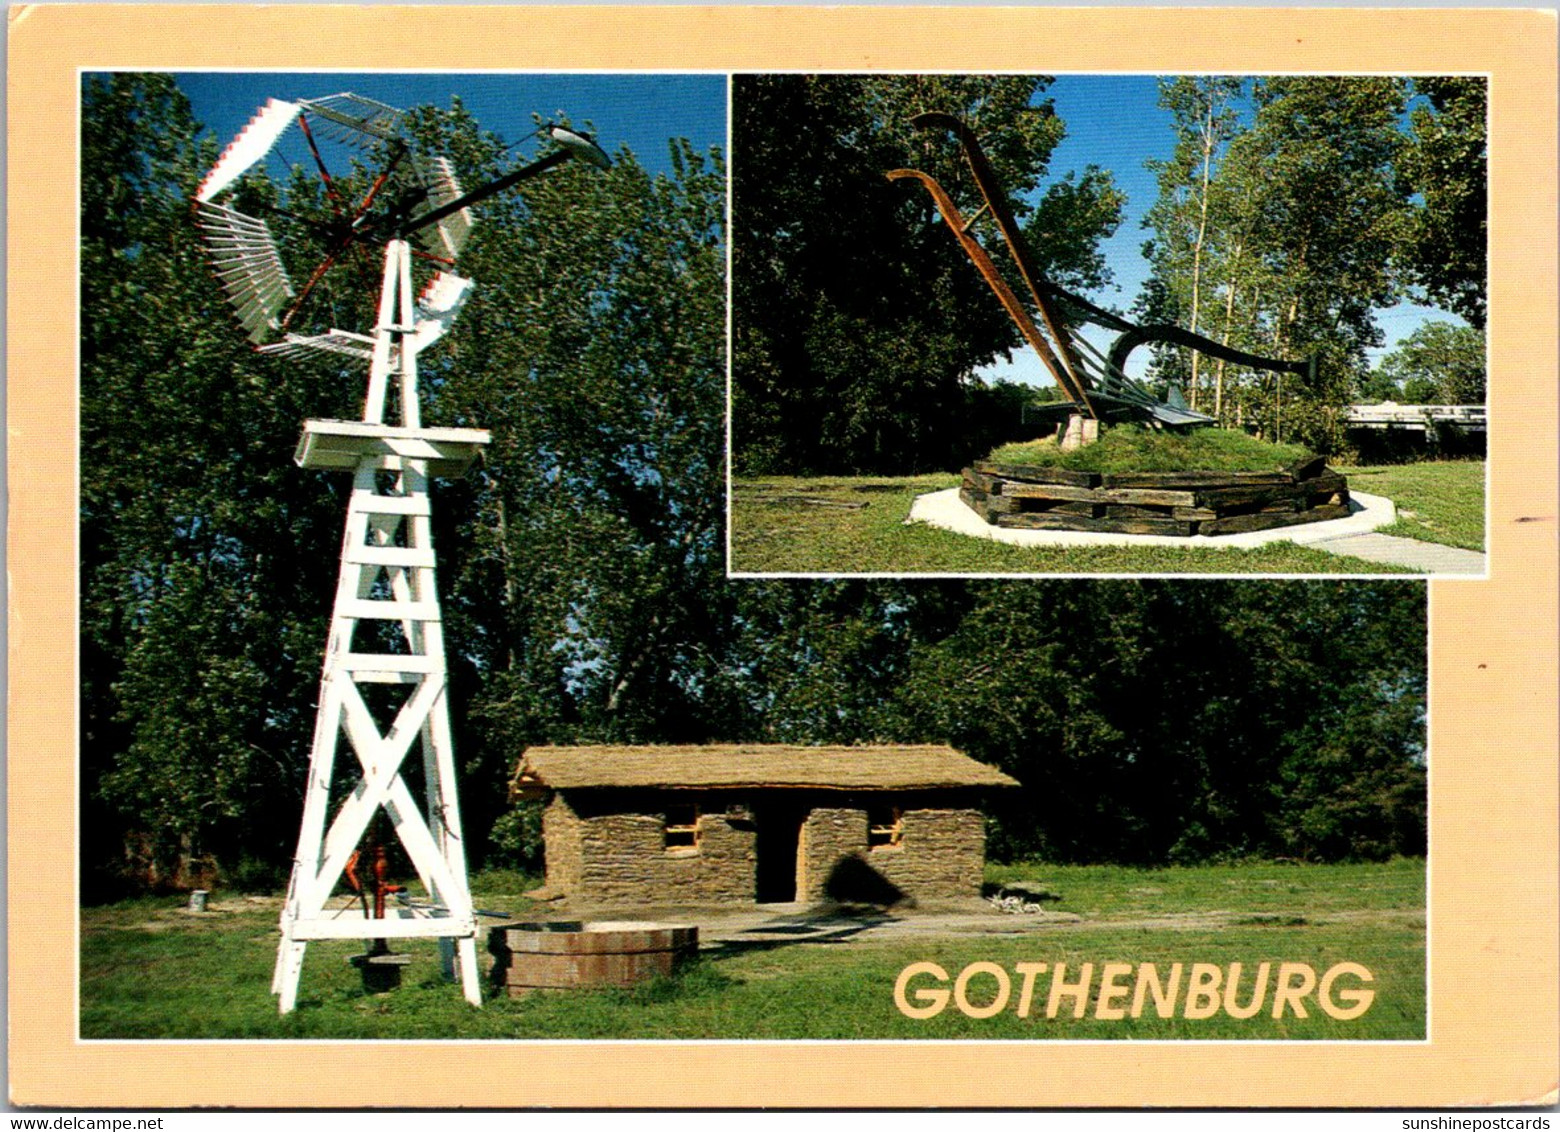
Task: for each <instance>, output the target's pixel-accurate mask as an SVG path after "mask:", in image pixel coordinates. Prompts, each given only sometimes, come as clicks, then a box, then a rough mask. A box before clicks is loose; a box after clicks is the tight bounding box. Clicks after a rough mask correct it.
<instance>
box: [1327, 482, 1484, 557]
mask: <svg viewBox="0 0 1560 1132" xmlns="http://www.w3.org/2000/svg"><path fill="white" fill-rule="evenodd" d="M1339 471H1341V472H1343V473H1344V474H1345V475H1347V476H1348V477H1349V486H1350V488H1352V489H1354V490H1356V491H1363V492H1366V493H1367V494H1370V495H1384V496H1386V497H1387V498H1388V499H1390V500H1392V502H1393V503H1395V504H1397V508H1398V520H1397V522H1395V523H1393V524H1392V525H1391V526H1390V527H1383V528H1382V529H1381V533H1382V534H1386V535H1398V536H1400V537H1402V538H1416V539H1421V540H1423V541H1425V542H1438V543H1443V544H1444V545H1446V546H1460V547H1462V548H1463V549H1464V550H1483V549H1484V461H1482V460H1430V461H1425V462H1423V463H1417V464H1387V465H1382V466H1380V467H1359V468H1340V469H1339Z"/></svg>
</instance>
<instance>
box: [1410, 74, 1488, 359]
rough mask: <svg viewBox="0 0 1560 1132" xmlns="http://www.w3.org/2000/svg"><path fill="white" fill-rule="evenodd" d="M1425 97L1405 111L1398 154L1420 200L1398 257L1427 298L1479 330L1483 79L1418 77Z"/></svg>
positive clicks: (1484, 207) (1484, 195)
mask: <svg viewBox="0 0 1560 1132" xmlns="http://www.w3.org/2000/svg"><path fill="white" fill-rule="evenodd" d="M1414 91H1415V93H1416V94H1420V95H1423V96H1424V100H1425V101H1424V102H1423V103H1421V104H1420V105H1417V106H1415V107H1414V108H1413V110H1412V112H1411V113H1410V122H1411V132H1410V135H1409V140H1408V144H1407V145H1406V146H1405V147H1404V150H1403V154H1402V157H1401V159H1400V168H1401V169H1402V173H1403V179H1404V182H1405V184H1406V187H1407V189H1408V191H1409V192H1410V193H1413V194H1416V196H1417V198H1418V203H1417V204H1416V206H1415V208H1414V209H1413V211H1412V213H1411V214H1410V219H1409V223H1408V225H1407V230H1406V232H1405V233H1404V239H1403V242H1402V245H1401V247H1400V248H1399V249H1398V260H1399V262H1400V263H1401V264H1402V267H1403V269H1404V271H1405V272H1406V273H1407V274H1408V276H1409V278H1410V280H1412V281H1413V282H1414V283H1415V284H1416V285H1417V286H1419V287H1421V288H1423V290H1424V292H1425V295H1426V296H1427V297H1428V298H1429V299H1430V301H1431V302H1434V303H1437V304H1439V305H1441V306H1444V307H1445V308H1446V309H1448V310H1450V311H1452V312H1454V313H1456V314H1459V315H1461V316H1462V317H1463V318H1465V319H1467V320H1468V322H1469V324H1470V325H1471V326H1473V327H1474V328H1475V329H1479V330H1482V329H1483V328H1484V319H1485V256H1486V247H1487V242H1488V231H1487V224H1486V216H1487V214H1488V192H1487V186H1488V170H1487V141H1486V130H1487V125H1486V119H1487V116H1488V113H1487V102H1488V80H1487V79H1484V78H1457V77H1451V76H1442V77H1436V78H1416V79H1415V80H1414Z"/></svg>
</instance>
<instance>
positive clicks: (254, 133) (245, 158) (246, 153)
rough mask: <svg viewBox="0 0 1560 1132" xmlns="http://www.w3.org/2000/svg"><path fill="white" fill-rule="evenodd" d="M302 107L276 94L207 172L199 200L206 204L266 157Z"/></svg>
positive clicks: (198, 194)
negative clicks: (277, 96) (283, 99)
mask: <svg viewBox="0 0 1560 1132" xmlns="http://www.w3.org/2000/svg"><path fill="white" fill-rule="evenodd" d="M302 109H303V108H302V107H301V106H300V105H299V104H298V103H296V102H283V101H282V100H280V99H277V98H273V99H271V100H270V101H269V102H267V103H266V104H265V105H264V106H262V107H260V110H259V111H258V112H257V113H256V114H255V116H254V117H253V118H251V119H250V120H249V124H248V125H247V126H245V127H244V128H243V129H242V130H240V131H239V133H238V136H237V137H236V138H234V139H233V140H232V141H231V142H229V143H228V147H227V149H225V150H223V152H222V156H221V157H220V158H218V159H217V163H216V164H215V165H213V166H212V167H211V172H209V173H207V174H206V179H205V180H204V181H202V182H201V183H200V188H199V189H198V190H196V192H195V199H196V201H197V202H199V203H201V204H205V203H206V202H207V201H209V200H211V199H212V198H213V197H215V196H216V195H217V194H218V193H220V192H221V191H222V190H223V189H225V188H227V187H228V186H229V185H231V184H232V183H233V182H234V181H236V180H238V179H239V178H240V177H242V176H243V175H244V174H245V173H247V172H248V171H249V170H250V169H252V168H254V166H255V164H256V163H257V162H260V161H262V160H264V159H265V156H266V154H268V153H270V152H271V150H273V149H275V148H276V142H277V139H279V138H280V137H281V136H282V135H283V134H284V133H286V132H287V127H288V126H290V125H292V124H293V121H294V119H296V118H297V117H298V114H299V112H300V111H301V110H302Z"/></svg>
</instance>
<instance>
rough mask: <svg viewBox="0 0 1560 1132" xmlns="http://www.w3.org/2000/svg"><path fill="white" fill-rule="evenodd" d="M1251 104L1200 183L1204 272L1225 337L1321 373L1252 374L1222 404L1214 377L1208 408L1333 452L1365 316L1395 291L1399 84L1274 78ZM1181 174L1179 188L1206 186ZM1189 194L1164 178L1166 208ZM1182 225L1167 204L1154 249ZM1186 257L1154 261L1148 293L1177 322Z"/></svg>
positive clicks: (1363, 344) (1371, 329)
mask: <svg viewBox="0 0 1560 1132" xmlns="http://www.w3.org/2000/svg"><path fill="white" fill-rule="evenodd" d="M1249 95H1250V98H1251V105H1252V111H1251V118H1250V122H1249V125H1248V126H1246V127H1245V128H1244V129H1241V130H1239V131H1238V133H1236V134H1235V135H1234V136H1233V137H1232V138H1231V140H1230V141H1229V143H1228V146H1227V148H1226V150H1225V151H1224V156H1223V159H1222V160H1221V161H1220V162H1219V164H1218V166H1217V168H1216V169H1215V170H1214V172H1213V175H1212V178H1211V180H1210V182H1209V185H1208V191H1207V194H1206V197H1207V200H1208V201H1209V202H1210V204H1209V211H1210V214H1211V216H1212V217H1213V218H1214V222H1213V223H1212V224H1211V226H1212V227H1213V228H1214V229H1215V231H1216V236H1215V238H1214V239H1212V240H1209V241H1207V243H1206V245H1205V248H1204V257H1203V258H1204V260H1208V259H1212V260H1213V262H1212V263H1206V262H1205V263H1203V264H1202V265H1201V266H1200V267H1199V270H1200V271H1201V272H1202V273H1203V274H1205V275H1207V276H1208V277H1209V278H1213V279H1217V280H1219V282H1220V284H1221V285H1222V287H1223V289H1224V296H1223V297H1224V306H1225V311H1224V314H1223V317H1222V322H1223V326H1222V329H1221V330H1220V332H1219V336H1221V337H1223V338H1225V340H1227V341H1230V342H1231V344H1233V345H1237V346H1240V347H1242V348H1245V349H1248V350H1251V351H1253V352H1256V353H1264V354H1269V355H1274V356H1278V357H1283V358H1289V359H1298V358H1302V357H1305V356H1307V355H1314V356H1316V357H1317V358H1318V360H1319V363H1320V364H1319V366H1318V379H1317V381H1316V382H1314V383H1306V382H1303V381H1300V380H1297V379H1296V378H1295V377H1293V376H1292V375H1282V374H1271V373H1256V374H1254V375H1252V376H1249V377H1245V378H1243V379H1242V380H1241V381H1240V382H1239V383H1238V387H1237V388H1236V389H1235V390H1234V391H1233V392H1234V394H1235V396H1234V397H1233V398H1229V399H1226V398H1225V396H1224V395H1223V375H1224V370H1223V369H1220V370H1219V371H1218V373H1219V377H1218V383H1219V389H1218V392H1217V393H1216V404H1217V407H1218V408H1219V409H1220V410H1221V415H1222V418H1223V419H1225V420H1227V421H1231V423H1236V424H1241V425H1245V426H1246V427H1253V426H1255V428H1256V429H1257V430H1258V431H1260V432H1261V433H1262V434H1263V435H1267V436H1270V437H1272V438H1273V439H1275V440H1283V439H1291V440H1293V439H1299V440H1301V441H1303V442H1305V443H1308V444H1311V445H1312V446H1314V447H1316V448H1318V449H1320V450H1322V451H1329V450H1332V449H1333V448H1335V447H1337V446H1338V444H1339V443H1341V437H1342V428H1343V409H1344V406H1345V405H1347V403H1348V400H1349V396H1350V394H1351V393H1352V391H1353V388H1354V383H1355V375H1356V374H1357V373H1359V372H1360V371H1362V370H1363V368H1364V364H1365V356H1366V354H1365V351H1366V350H1367V348H1369V347H1371V346H1374V345H1378V344H1379V341H1380V331H1379V329H1378V328H1377V327H1376V325H1375V322H1374V317H1373V312H1374V311H1375V309H1376V308H1378V307H1380V306H1385V305H1389V304H1390V303H1391V302H1392V301H1393V300H1394V299H1395V298H1396V296H1397V293H1398V280H1397V278H1396V276H1395V274H1394V272H1393V271H1392V269H1391V263H1392V256H1393V249H1394V247H1395V246H1396V241H1397V236H1398V232H1399V230H1400V228H1401V225H1402V221H1403V216H1404V210H1405V208H1406V194H1405V191H1404V189H1403V187H1402V185H1401V184H1400V182H1399V179H1398V178H1397V176H1396V166H1395V162H1396V158H1397V155H1398V152H1399V150H1400V148H1401V145H1402V135H1401V133H1400V131H1399V129H1398V121H1399V119H1400V117H1401V114H1402V111H1403V103H1404V97H1405V91H1404V86H1403V83H1402V82H1401V81H1400V80H1397V79H1390V78H1362V77H1349V78H1341V77H1281V78H1280V77H1275V78H1268V79H1259V80H1252V81H1251V83H1250V87H1249ZM1181 168H1182V170H1183V174H1185V175H1183V176H1182V178H1181V179H1180V181H1181V182H1184V181H1185V179H1186V176H1187V175H1196V176H1200V172H1199V171H1198V170H1197V169H1194V168H1188V167H1186V166H1185V163H1183V164H1182V167H1181ZM1178 185H1180V187H1178ZM1183 191H1185V188H1184V185H1181V184H1180V182H1178V181H1177V180H1176V179H1175V178H1171V179H1170V180H1169V181H1168V182H1167V183H1166V184H1165V185H1164V186H1163V187H1162V190H1161V200H1162V201H1165V200H1167V199H1169V200H1172V201H1173V199H1174V193H1176V192H1183ZM1176 215H1179V213H1178V212H1177V211H1176V209H1175V208H1173V207H1170V206H1168V205H1167V206H1166V207H1164V208H1161V209H1160V213H1159V214H1158V215H1157V216H1156V217H1154V218H1153V219H1154V222H1155V223H1156V225H1157V226H1156V229H1155V231H1156V235H1155V241H1154V247H1155V249H1156V252H1158V251H1159V249H1160V247H1161V245H1164V246H1165V247H1167V248H1172V249H1173V248H1174V247H1177V246H1182V245H1181V244H1178V243H1177V242H1176V238H1175V233H1174V231H1173V225H1172V221H1173V218H1174V217H1175V216H1176ZM1161 228H1163V229H1164V230H1163V231H1161ZM1183 242H1184V241H1183ZM1184 258H1185V257H1182V259H1177V258H1176V257H1175V256H1174V255H1171V254H1169V253H1168V252H1159V254H1158V255H1157V258H1156V261H1155V262H1156V275H1157V276H1158V277H1159V283H1158V289H1157V291H1155V292H1153V294H1155V295H1158V296H1159V299H1158V301H1159V302H1160V303H1162V304H1167V305H1169V306H1170V307H1171V308H1172V310H1171V312H1170V313H1174V314H1179V315H1182V316H1183V317H1184V316H1185V315H1186V314H1187V313H1188V310H1187V307H1186V300H1184V299H1182V298H1180V297H1179V296H1181V295H1183V294H1189V293H1190V291H1189V283H1188V279H1189V275H1190V273H1191V270H1192V265H1191V264H1189V263H1187V262H1182V260H1184ZM1161 356H1163V355H1161ZM1227 402H1233V403H1227ZM1231 418H1233V420H1231Z"/></svg>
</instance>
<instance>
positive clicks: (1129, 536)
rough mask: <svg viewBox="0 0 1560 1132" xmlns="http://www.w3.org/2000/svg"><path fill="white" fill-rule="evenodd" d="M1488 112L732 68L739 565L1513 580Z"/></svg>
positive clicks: (1372, 95) (1399, 93)
mask: <svg viewBox="0 0 1560 1132" xmlns="http://www.w3.org/2000/svg"><path fill="white" fill-rule="evenodd" d="M1485 118H1486V82H1485V80H1484V79H1482V78H1478V77H1457V78H1451V77H1412V78H1410V77H1398V76H1325V75H1307V76H1245V77H1235V76H1217V75H1182V76H1174V77H1170V76H1154V75H1063V76H1057V77H1049V76H1044V75H809V74H785V75H741V76H736V77H735V78H734V79H733V91H732V157H733V160H732V216H733V225H732V233H733V235H732V332H733V339H732V374H731V405H730V421H731V423H730V433H731V439H730V444H731V460H730V477H731V480H730V496H729V563H728V565H729V570H730V572H731V573H732V574H733V575H735V576H766V575H840V574H890V575H900V574H992V575H1015V574H1016V575H1024V574H1113V573H1131V574H1155V575H1164V574H1172V575H1173V574H1207V573H1218V574H1254V575H1293V574H1303V575H1331V574H1358V573H1365V574H1380V575H1398V574H1408V575H1420V576H1424V575H1436V576H1442V575H1449V576H1471V577H1482V576H1484V575H1485V573H1486V561H1485V555H1484V547H1485V513H1484V485H1485V464H1484V452H1485V430H1486V413H1485V404H1484V402H1485V338H1484V322H1485V192H1486V174H1485V164H1486V151H1485V136H1486V134H1485Z"/></svg>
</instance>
